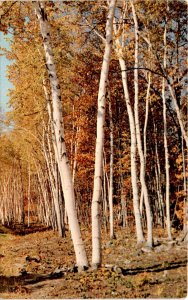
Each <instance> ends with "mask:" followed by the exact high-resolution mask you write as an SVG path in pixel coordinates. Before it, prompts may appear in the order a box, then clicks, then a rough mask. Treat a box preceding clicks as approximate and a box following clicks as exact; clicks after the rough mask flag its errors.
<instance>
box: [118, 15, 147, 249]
mask: <svg viewBox="0 0 188 300" xmlns="http://www.w3.org/2000/svg"><path fill="white" fill-rule="evenodd" d="M121 18H123V16H121ZM120 26H121V25H120ZM114 31H115V33H116V34H117V33H118V32H117V29H116V26H115V25H114ZM121 39H122V37H121ZM115 46H116V47H115V51H116V54H117V57H118V59H119V64H120V69H121V74H122V75H121V76H122V84H123V91H124V96H125V102H126V106H127V113H128V118H129V126H130V133H131V150H130V152H131V153H130V156H131V184H132V193H133V209H134V216H135V224H136V236H137V243H138V244H139V243H143V242H144V241H145V239H144V234H143V229H142V222H141V214H140V208H139V197H138V180H137V166H136V130H135V121H134V115H133V110H132V107H131V103H130V97H129V90H128V81H127V73H126V72H125V70H126V64H125V60H124V59H123V54H122V48H123V46H122V45H121V42H120V38H119V37H118V38H116V40H115Z"/></svg>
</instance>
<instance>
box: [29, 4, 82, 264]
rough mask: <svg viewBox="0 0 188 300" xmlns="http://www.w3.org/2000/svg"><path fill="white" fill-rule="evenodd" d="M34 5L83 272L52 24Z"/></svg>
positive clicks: (68, 206)
mask: <svg viewBox="0 0 188 300" xmlns="http://www.w3.org/2000/svg"><path fill="white" fill-rule="evenodd" d="M33 3H34V6H35V11H36V15H37V18H38V20H39V24H40V31H41V35H42V38H43V46H44V52H45V57H46V67H47V70H48V77H49V81H50V85H51V96H52V108H53V112H52V114H53V127H54V134H55V138H56V145H57V153H56V156H57V157H56V160H57V163H58V167H59V172H60V177H61V181H62V186H63V193H64V199H65V208H66V211H67V215H68V219H69V227H70V231H71V236H72V240H73V245H74V250H75V254H76V262H77V265H78V267H80V268H83V267H84V266H86V267H87V266H88V261H87V257H86V252H85V247H84V244H83V241H82V238H81V232H80V226H79V222H78V218H77V211H76V206H75V195H74V187H73V183H72V176H71V170H70V166H69V161H68V158H67V151H66V146H65V138H64V124H63V114H62V103H61V92H60V85H59V80H58V77H57V72H56V66H55V62H54V57H53V51H52V47H51V40H50V32H49V23H48V20H47V15H46V12H45V9H44V5H45V2H39V1H36V2H35V1H34V2H33Z"/></svg>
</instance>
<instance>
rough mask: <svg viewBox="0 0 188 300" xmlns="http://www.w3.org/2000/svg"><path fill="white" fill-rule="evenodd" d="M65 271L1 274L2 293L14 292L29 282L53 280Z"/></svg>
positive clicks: (60, 276)
mask: <svg viewBox="0 0 188 300" xmlns="http://www.w3.org/2000/svg"><path fill="white" fill-rule="evenodd" d="M63 275H64V274H63V272H59V273H50V274H45V275H39V274H24V275H20V276H10V277H7V276H0V293H13V292H15V291H17V290H19V288H20V287H23V286H24V285H29V284H35V283H39V282H43V281H45V280H53V279H58V278H62V277H63Z"/></svg>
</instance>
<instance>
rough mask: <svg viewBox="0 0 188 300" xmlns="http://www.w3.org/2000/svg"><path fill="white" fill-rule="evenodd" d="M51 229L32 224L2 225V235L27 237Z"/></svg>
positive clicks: (0, 229)
mask: <svg viewBox="0 0 188 300" xmlns="http://www.w3.org/2000/svg"><path fill="white" fill-rule="evenodd" d="M51 229H52V228H51V227H46V226H44V225H42V224H37V223H32V224H30V226H28V225H26V224H9V225H8V224H5V225H0V233H1V234H8V233H10V234H14V235H20V236H23V235H27V234H30V233H35V232H43V231H47V230H51Z"/></svg>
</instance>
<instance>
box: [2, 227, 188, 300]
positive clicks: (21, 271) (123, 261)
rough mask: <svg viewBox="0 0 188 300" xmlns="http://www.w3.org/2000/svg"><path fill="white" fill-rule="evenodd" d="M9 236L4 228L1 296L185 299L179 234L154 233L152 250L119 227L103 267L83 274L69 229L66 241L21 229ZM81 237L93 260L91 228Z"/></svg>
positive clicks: (105, 250)
mask: <svg viewBox="0 0 188 300" xmlns="http://www.w3.org/2000/svg"><path fill="white" fill-rule="evenodd" d="M33 230H34V228H33ZM5 231H6V233H3V232H5ZM30 231H32V229H30ZM8 232H10V231H9V230H5V229H4V228H1V234H0V259H1V263H0V283H1V284H0V286H1V287H0V297H1V298H5V299H6V298H14V299H15V298H19V299H21V298H27V299H37V298H43V299H48V298H59V299H64V298H82V299H87V298H182V297H186V294H187V272H186V271H187V270H186V266H187V247H186V244H185V243H182V242H178V237H179V233H178V232H175V233H174V234H173V236H174V240H173V241H168V240H167V239H166V236H165V234H164V231H163V230H162V229H155V236H156V237H157V238H155V246H154V248H153V249H152V250H149V249H147V247H145V246H142V247H137V245H136V238H135V236H134V233H133V230H131V229H122V228H119V227H118V228H116V239H114V240H111V241H109V237H108V235H107V233H105V232H104V233H103V240H102V248H103V263H102V266H101V268H99V269H98V270H95V271H93V270H90V269H89V270H87V271H84V272H80V273H78V272H77V270H76V267H75V265H74V264H75V255H74V251H73V247H72V242H71V238H70V233H69V232H68V231H66V237H65V238H60V237H58V235H57V233H55V232H53V231H51V230H46V231H43V232H39V231H38V232H34V233H29V234H25V235H19V234H23V232H19V230H17V231H16V232H14V233H13V231H12V232H11V233H8ZM15 233H16V234H15ZM26 233H27V231H26ZM82 234H83V236H84V239H85V243H86V251H87V253H88V256H89V253H91V234H90V232H89V230H88V229H86V228H82ZM175 238H176V239H175Z"/></svg>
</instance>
